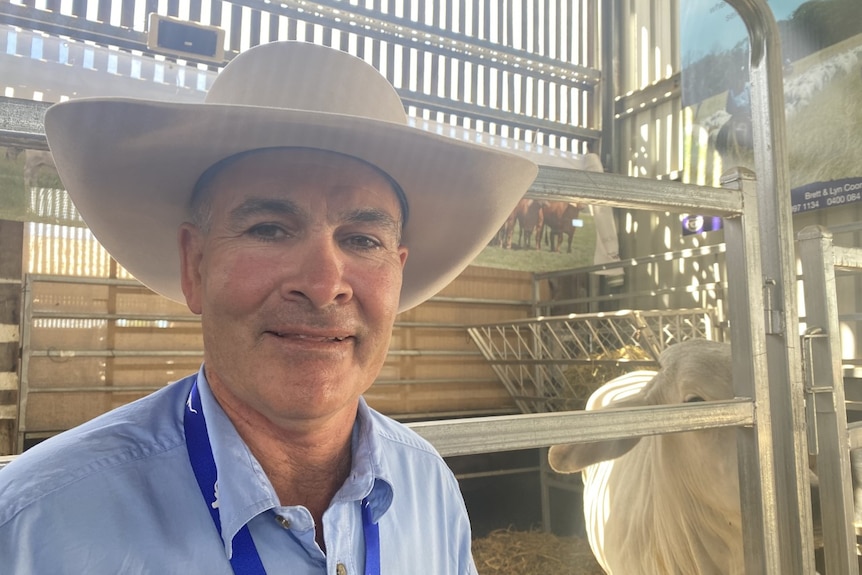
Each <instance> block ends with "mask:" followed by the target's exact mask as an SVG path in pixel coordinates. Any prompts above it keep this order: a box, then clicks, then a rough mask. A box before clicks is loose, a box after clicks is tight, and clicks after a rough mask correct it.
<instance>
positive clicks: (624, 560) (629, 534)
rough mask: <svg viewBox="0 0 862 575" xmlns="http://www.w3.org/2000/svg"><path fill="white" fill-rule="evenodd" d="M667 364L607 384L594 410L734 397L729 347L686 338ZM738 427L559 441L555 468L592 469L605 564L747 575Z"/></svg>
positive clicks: (589, 494) (677, 574) (593, 537)
mask: <svg viewBox="0 0 862 575" xmlns="http://www.w3.org/2000/svg"><path fill="white" fill-rule="evenodd" d="M659 363H660V369H659V371H658V372H654V371H638V372H633V373H630V374H627V375H624V376H622V377H619V378H616V379H614V380H612V381H610V382H608V383H607V384H605V385H604V386H602V387H601V388H599V389H598V390H596V391H595V392H594V393H593V395H592V396H591V397H590V400H589V402H588V404H587V409H588V410H594V409H601V408H605V407H636V406H649V405H665V404H679V403H686V402H693V401H709V400H721V399H729V398H732V397H733V388H732V380H731V361H730V345H729V344H724V343H717V342H711V341H706V340H691V341H687V342H682V343H678V344H676V345H672V346H670V347H669V348H668V349H667V350H665V351H664V352H663V353H662V355H661V358H660V362H659ZM735 434H736V431H735V430H734V429H733V428H723V429H709V430H702V431H691V432H686V433H675V434H667V435H662V436H649V437H644V438H640V439H639V438H630V439H619V440H611V441H600V442H595V443H586V444H574V445H556V446H554V447H552V448H551V450H550V452H549V461H550V464H551V467H552V468H553V469H554V470H556V471H558V472H563V473H574V472H577V471H581V470H583V478H584V515H585V517H586V528H587V535H588V538H589V541H590V546H591V547H592V550H593V553H594V554H595V556H596V558H597V559H598V561H599V563H600V564H601V565H602V567H603V568H604V569H605V571H607V572H608V573H611V574H614V575H665V574H667V575H738V574H742V573H744V571H745V568H744V558H743V549H742V527H741V511H740V503H739V481H738V475H737V451H736V435H735Z"/></svg>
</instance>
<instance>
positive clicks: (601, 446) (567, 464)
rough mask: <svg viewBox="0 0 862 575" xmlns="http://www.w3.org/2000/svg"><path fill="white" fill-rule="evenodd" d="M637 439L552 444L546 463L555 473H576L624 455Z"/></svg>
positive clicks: (635, 443)
mask: <svg viewBox="0 0 862 575" xmlns="http://www.w3.org/2000/svg"><path fill="white" fill-rule="evenodd" d="M638 441H640V437H627V438H624V439H609V440H607V441H594V442H592V443H572V444H568V445H554V446H552V447H551V449H550V450H549V451H548V463H549V464H550V465H551V469H553V470H554V471H556V472H557V473H577V472H578V471H581V470H583V469H584V468H585V467H588V466H590V465H594V464H596V463H601V462H602V461H610V460H612V459H616V458H617V457H620V456H622V455H625V454H626V453H628V452H629V451H631V450H632V448H633V447H634V446H635V445H637V444H638Z"/></svg>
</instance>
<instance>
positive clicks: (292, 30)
mask: <svg viewBox="0 0 862 575" xmlns="http://www.w3.org/2000/svg"><path fill="white" fill-rule="evenodd" d="M216 4H221V2H220V1H218V0H216ZM297 38H299V35H298V34H297V22H296V18H288V19H287V39H288V40H296V39H297ZM361 45H362V38H361V37H360V38H359V41H358V42H356V50H357V52H358V51H359V50H360V49H361V48H360V46H361ZM360 58H361V56H360Z"/></svg>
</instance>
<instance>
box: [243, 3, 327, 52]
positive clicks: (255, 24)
mask: <svg viewBox="0 0 862 575" xmlns="http://www.w3.org/2000/svg"><path fill="white" fill-rule="evenodd" d="M260 20H261V17H260V10H256V9H254V8H253V9H252V10H251V17H250V18H249V31H248V35H249V39H248V41H249V44H248V45H249V46H250V47H252V46H257V45H258V44H260V42H261V39H260ZM327 30H328V28H327ZM330 43H331V42H330ZM327 46H329V44H327Z"/></svg>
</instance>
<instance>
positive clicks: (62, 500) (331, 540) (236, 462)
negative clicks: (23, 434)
mask: <svg viewBox="0 0 862 575" xmlns="http://www.w3.org/2000/svg"><path fill="white" fill-rule="evenodd" d="M194 377H195V376H190V377H187V378H185V379H183V380H181V381H178V382H176V383H173V384H171V385H169V386H167V387H166V388H164V389H162V390H159V391H158V392H156V393H154V394H152V395H150V396H147V397H145V398H143V399H141V400H139V401H136V402H134V403H131V404H129V405H126V406H124V407H121V408H119V409H116V410H114V411H112V412H110V413H107V414H105V415H103V416H101V417H98V418H96V419H94V420H92V421H90V422H88V423H86V424H84V425H82V426H80V427H77V428H75V429H72V430H70V431H68V432H66V433H63V434H60V435H58V436H56V437H54V438H52V439H50V440H48V441H45V442H43V443H41V444H39V445H37V446H36V447H33V448H32V449H30V450H28V451H27V452H25V453H24V454H23V455H22V456H21V457H19V458H17V459H16V460H15V461H13V462H12V463H11V464H10V465H8V466H7V467H5V468H3V469H2V470H0V573H3V574H4V575H5V574H6V573H12V574H15V575H25V574H31V573H32V574H44V575H61V574H63V573H69V574H75V575H80V574H82V573H86V574H88V575H99V574H110V575H117V574H123V575H130V574H135V573H153V574H160V575H163V574H169V573H178V574H180V573H181V574H196V573H200V574H206V575H218V574H230V573H232V571H231V566H230V563H229V557H230V555H231V551H232V549H231V539H232V538H233V536H234V535H235V534H236V533H237V531H239V529H240V528H241V527H242V526H243V525H245V524H248V526H249V529H250V531H251V535H252V538H253V539H254V542H255V545H256V547H257V550H258V552H259V553H260V556H261V560H262V562H263V565H264V567H265V568H266V572H267V573H268V574H269V575H275V574H279V573H284V574H290V575H305V574H322V573H326V574H331V575H336V573H338V574H339V575H341V574H343V573H346V574H347V575H361V574H362V572H363V568H364V564H365V543H364V536H363V531H362V517H361V510H360V501H361V500H362V499H363V498H364V497H366V496H368V499H369V503H370V505H371V510H372V516H373V518H374V519H377V520H378V524H379V526H380V555H381V573H382V575H404V574H406V573H410V574H413V573H416V574H428V575H448V574H451V575H467V574H475V573H476V567H475V565H474V564H473V559H472V557H471V554H470V525H469V521H468V519H467V512H466V509H465V507H464V501H463V499H462V497H461V494H460V491H459V489H458V484H457V481H456V480H455V478H454V476H453V475H452V472H451V471H450V470H449V468H448V467H447V466H446V464H445V462H444V461H443V459H442V458H441V457H440V456H439V454H437V452H436V451H435V450H434V449H433V448H432V447H431V445H430V444H428V443H427V442H426V441H425V440H424V439H422V438H421V437H419V436H418V435H417V434H416V433H414V432H413V431H411V430H409V429H408V428H406V427H405V426H403V425H401V424H399V423H397V422H395V421H393V420H391V419H389V418H387V417H385V416H383V415H381V414H379V413H377V412H376V411H374V410H372V409H371V408H369V407H368V406H367V405H366V404H365V402H364V400H361V401H360V405H359V411H358V417H357V422H356V425H355V426H354V430H353V439H352V450H353V463H352V469H351V472H350V476H349V477H348V479H347V480H346V481H345V483H344V485H343V486H342V487H341V489H340V490H339V491H338V493H336V495H335V497H334V498H333V500H332V503H331V504H330V506H329V508H328V509H327V511H326V512H325V513H324V515H323V524H324V535H325V538H326V541H325V543H326V553H325V554H324V553H323V551H322V550H321V549H320V547H319V546H318V545H317V543H315V540H314V534H315V532H314V524H313V520H312V517H311V514H310V513H309V511H308V510H307V509H306V508H304V507H302V506H296V507H282V506H280V505H279V500H278V497H277V496H276V494H275V491H274V489H273V487H272V485H271V484H270V482H269V480H268V479H267V477H266V475H265V474H264V472H263V470H262V469H261V467H260V464H259V463H258V462H257V460H256V459H255V458H254V456H253V455H252V454H251V452H250V451H249V450H248V448H247V447H246V445H245V444H244V443H243V441H242V439H240V437H239V435H238V434H237V432H236V430H235V429H234V427H233V424H232V423H231V422H230V420H229V419H228V418H227V416H226V415H225V413H224V411H222V409H221V407H220V406H219V404H218V403H217V402H216V400H215V398H214V397H213V396H212V393H211V392H210V389H209V386H208V384H207V383H206V379H205V377H204V376H203V369H201V371H200V372H199V373H198V374H197V378H198V389H199V391H200V395H201V403H202V406H203V410H204V413H205V415H206V421H207V430H208V432H209V436H210V442H211V444H212V449H213V457H214V459H215V463H216V467H217V469H218V504H219V510H220V513H221V522H222V538H221V539H220V538H219V535H218V532H217V531H216V528H215V525H214V524H213V520H212V518H211V516H210V513H209V511H208V509H207V508H206V505H207V504H206V503H205V501H204V499H203V497H202V496H201V492H200V490H199V488H198V485H197V483H196V481H195V477H194V474H193V472H192V469H191V465H190V463H189V455H188V450H187V448H186V442H185V434H184V431H183V409H184V407H185V403H186V399H187V398H188V394H189V390H190V388H191V385H192V383H193V381H194Z"/></svg>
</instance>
